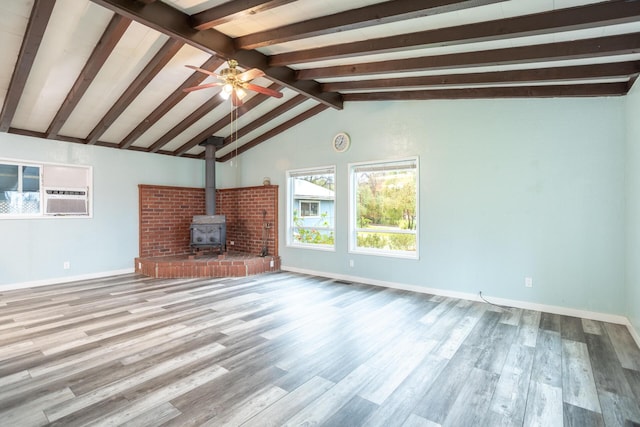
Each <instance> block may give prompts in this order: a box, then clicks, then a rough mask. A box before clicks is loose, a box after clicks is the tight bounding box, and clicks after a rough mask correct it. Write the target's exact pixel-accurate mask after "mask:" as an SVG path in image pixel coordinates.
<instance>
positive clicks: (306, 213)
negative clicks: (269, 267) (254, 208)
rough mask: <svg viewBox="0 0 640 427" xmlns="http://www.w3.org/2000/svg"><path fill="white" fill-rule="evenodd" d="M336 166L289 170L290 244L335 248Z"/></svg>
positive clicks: (288, 216) (288, 208) (288, 222)
mask: <svg viewBox="0 0 640 427" xmlns="http://www.w3.org/2000/svg"><path fill="white" fill-rule="evenodd" d="M335 176H336V173H335V167H333V166H331V167H322V168H315V169H300V170H294V171H288V172H287V244H288V245H289V246H300V247H307V248H314V249H329V250H331V249H334V247H335V236H334V230H335Z"/></svg>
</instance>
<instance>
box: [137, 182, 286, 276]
mask: <svg viewBox="0 0 640 427" xmlns="http://www.w3.org/2000/svg"><path fill="white" fill-rule="evenodd" d="M138 194H139V209H140V213H139V220H140V224H139V229H140V240H139V242H140V252H139V253H140V255H139V257H137V258H136V259H135V270H136V272H137V273H141V274H144V275H147V276H151V277H158V278H160V277H162V278H169V277H171V278H179V277H240V276H248V275H252V274H259V273H265V272H268V271H279V270H280V257H279V256H278V186H275V185H265V186H256V187H244V188H230V189H218V190H216V214H218V215H225V216H226V222H227V242H226V243H227V253H226V254H224V255H223V256H219V255H218V252H217V251H211V252H202V253H198V254H196V255H195V256H190V252H191V250H190V247H189V243H190V230H189V226H190V224H191V221H192V219H193V216H194V215H204V213H205V195H204V189H203V188H189V187H167V186H158V185H139V186H138ZM263 212H266V214H265V215H264V216H263ZM265 222H267V223H269V224H270V228H268V235H267V248H268V252H267V253H268V255H267V256H265V257H260V256H259V254H260V252H261V250H262V246H263V232H264V223H265ZM232 242H233V244H231V243H232Z"/></svg>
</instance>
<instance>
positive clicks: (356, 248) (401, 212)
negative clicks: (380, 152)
mask: <svg viewBox="0 0 640 427" xmlns="http://www.w3.org/2000/svg"><path fill="white" fill-rule="evenodd" d="M349 172H350V173H349V174H350V178H351V203H350V242H349V249H350V251H352V252H361V253H368V254H374V255H386V256H398V257H405V258H417V257H418V237H417V236H418V233H417V228H418V223H417V220H418V159H417V158H412V159H406V160H396V161H385V162H376V163H358V164H352V165H350V171H349Z"/></svg>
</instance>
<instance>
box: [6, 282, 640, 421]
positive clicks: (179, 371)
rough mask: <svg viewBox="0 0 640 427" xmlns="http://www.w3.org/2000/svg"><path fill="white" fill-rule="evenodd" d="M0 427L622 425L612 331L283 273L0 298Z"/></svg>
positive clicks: (639, 356) (628, 395)
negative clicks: (114, 426)
mask: <svg viewBox="0 0 640 427" xmlns="http://www.w3.org/2000/svg"><path fill="white" fill-rule="evenodd" d="M0 425H2V426H5V425H7V426H15V427H23V426H27V427H28V426H41V425H56V426H85V425H101V426H103V425H128V426H195V425H198V426H256V427H258V426H259V427H262V426H301V425H305V426H312V425H313V426H320V425H322V426H340V427H345V426H368V427H375V426H384V427H393V426H398V427H400V426H431V427H434V426H454V427H456V426H563V425H566V426H591V425H592V426H611V427H613V426H624V427H627V426H634V425H640V349H639V348H638V347H637V345H636V344H635V342H634V341H633V339H632V337H631V335H630V334H629V331H628V330H627V329H626V328H625V327H624V326H621V325H614V324H608V323H603V322H598V321H594V320H589V319H579V318H574V317H568V316H561V315H556V314H550V313H540V312H537V311H532V310H522V309H504V310H503V309H500V308H499V307H496V306H492V305H488V304H485V303H480V302H471V301H466V300H457V299H453V298H447V297H442V296H434V295H427V294H416V293H411V292H407V291H399V290H392V289H384V288H377V287H372V286H366V285H363V284H357V283H345V282H342V281H336V280H331V279H327V278H322V277H316V276H309V275H303V274H294V273H284V272H282V273H273V274H266V275H262V276H254V277H244V278H237V279H150V278H147V277H142V276H136V275H132V274H131V275H121V276H114V277H109V278H103V279H94V280H86V281H80V282H74V283H67V284H59V285H52V286H46V287H40V288H32V289H23V290H15V291H7V292H3V293H0Z"/></svg>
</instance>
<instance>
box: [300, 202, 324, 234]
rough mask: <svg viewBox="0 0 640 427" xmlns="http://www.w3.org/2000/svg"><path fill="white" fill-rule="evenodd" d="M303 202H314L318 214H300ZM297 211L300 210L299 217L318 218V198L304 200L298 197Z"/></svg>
mask: <svg viewBox="0 0 640 427" xmlns="http://www.w3.org/2000/svg"><path fill="white" fill-rule="evenodd" d="M303 203H314V204H315V205H316V206H318V215H302V204H303ZM298 211H299V212H300V217H301V218H311V219H313V218H320V200H304V199H300V200H298ZM314 228H318V227H314Z"/></svg>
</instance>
